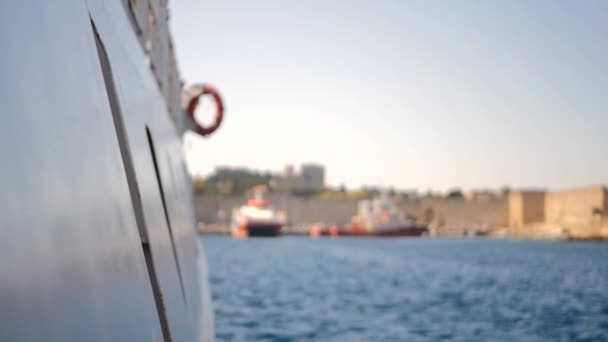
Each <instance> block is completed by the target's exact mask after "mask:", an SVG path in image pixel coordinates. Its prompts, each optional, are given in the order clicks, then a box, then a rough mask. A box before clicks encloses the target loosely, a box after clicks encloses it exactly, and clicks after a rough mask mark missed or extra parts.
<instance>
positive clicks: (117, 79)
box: [0, 0, 213, 341]
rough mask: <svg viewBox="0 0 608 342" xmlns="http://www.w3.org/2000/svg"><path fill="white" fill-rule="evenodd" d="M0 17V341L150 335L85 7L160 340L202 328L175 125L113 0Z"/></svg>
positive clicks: (206, 335)
mask: <svg viewBox="0 0 608 342" xmlns="http://www.w3.org/2000/svg"><path fill="white" fill-rule="evenodd" d="M0 17H1V18H0V44H1V46H2V53H1V54H0V72H1V73H2V75H3V77H2V80H1V81H0V103H1V104H2V111H3V114H4V115H3V116H2V117H3V123H2V125H1V126H0V127H1V130H2V134H0V157H1V158H2V163H3V164H2V168H0V186H1V187H2V189H3V191H2V192H0V198H1V201H2V206H1V207H0V260H1V261H0V272H1V274H2V278H1V279H2V280H1V281H0V305H1V306H2V310H0V340H2V341H5V340H6V341H35V340H45V341H84V340H86V341H121V340H122V341H162V340H163V333H162V331H161V330H162V329H161V324H160V323H159V317H158V314H157V308H156V305H155V294H154V293H153V290H152V285H151V283H150V279H149V270H148V268H147V266H146V261H145V258H144V253H143V251H142V238H141V237H140V235H141V233H140V232H139V231H138V225H137V223H136V217H135V210H134V207H133V203H132V199H131V196H130V191H129V185H128V184H127V180H126V177H125V165H124V163H123V160H122V158H121V150H120V146H119V143H118V141H117V132H116V129H115V127H114V123H113V119H112V112H111V109H110V105H109V103H108V102H109V100H108V93H107V92H106V87H105V85H104V75H103V74H102V70H101V67H100V61H99V56H98V53H97V49H96V44H95V40H94V32H93V29H92V25H91V20H92V21H93V22H94V24H95V27H96V29H97V31H98V32H99V37H100V39H101V41H102V42H103V45H104V47H105V49H106V51H107V55H108V58H109V61H110V65H111V69H112V70H111V71H112V75H113V80H114V83H115V84H114V86H115V88H116V95H117V99H118V104H119V107H120V111H121V113H122V117H123V119H124V126H125V131H126V135H127V145H128V147H129V149H130V153H131V156H132V162H133V163H132V164H133V165H132V167H133V171H134V175H135V178H136V183H137V188H138V191H139V194H138V195H139V196H140V197H141V204H142V213H143V219H144V221H145V227H146V230H147V234H148V235H147V237H146V238H147V240H148V241H147V242H148V243H149V246H150V250H151V258H152V261H153V263H154V267H155V270H156V276H157V279H158V286H159V288H160V291H161V292H162V301H163V305H164V307H165V309H166V316H167V317H166V318H167V321H168V326H169V330H170V333H171V339H172V340H173V341H193V340H212V339H213V321H212V320H213V316H212V311H211V303H210V300H209V289H208V288H207V286H208V285H207V280H206V278H205V277H206V266H205V265H204V264H199V261H198V258H199V257H200V255H199V254H200V253H203V251H202V250H201V247H200V246H199V245H198V242H197V241H196V235H195V231H194V215H193V208H192V195H191V193H190V184H189V182H190V181H189V178H188V176H187V173H186V171H185V164H184V160H183V156H182V148H181V140H180V136H179V132H178V130H176V128H175V124H174V122H172V121H171V119H170V115H169V113H168V109H167V108H168V106H167V104H166V102H165V100H164V99H163V93H162V91H163V90H162V88H161V87H159V85H158V83H157V82H156V80H155V78H154V75H153V73H152V72H151V71H150V68H149V57H148V56H146V54H145V53H144V51H143V50H142V49H141V46H140V45H139V42H138V38H137V36H136V35H135V34H134V33H133V32H132V31H131V30H132V28H131V27H130V25H131V23H130V22H129V18H128V16H127V15H126V12H125V11H124V7H123V4H122V3H121V2H108V1H101V0H99V1H80V0H73V1H67V0H66V1H61V3H55V2H53V3H50V2H36V3H35V4H31V3H26V2H23V3H21V2H11V3H10V5H8V4H4V3H2V4H0ZM149 137H150V138H151V139H152V141H153V146H154V148H153V150H152V151H153V152H152V151H151V147H150V138H149ZM153 154H154V155H153ZM159 179H160V182H159ZM161 189H162V191H161ZM169 227H170V228H169ZM200 277H202V278H200Z"/></svg>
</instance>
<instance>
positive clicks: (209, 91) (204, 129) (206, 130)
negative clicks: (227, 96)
mask: <svg viewBox="0 0 608 342" xmlns="http://www.w3.org/2000/svg"><path fill="white" fill-rule="evenodd" d="M204 95H210V96H211V97H213V100H214V101H215V107H216V109H217V110H216V113H215V120H214V121H213V124H212V125H210V126H203V125H201V124H199V123H198V122H197V121H196V118H195V117H194V111H195V110H196V107H197V106H198V101H199V99H200V97H201V96H204ZM186 112H187V113H188V116H189V117H190V119H191V120H192V122H193V123H194V126H195V128H196V133H198V134H200V135H202V136H207V135H210V134H211V133H213V132H215V131H216V130H217V129H218V128H219V127H220V125H221V124H222V119H223V118H224V102H223V101H222V97H221V96H220V94H219V92H218V91H217V90H216V89H215V87H214V86H212V85H210V84H203V86H202V87H201V90H200V92H199V94H198V95H196V96H194V97H192V99H191V100H190V102H188V107H187V108H186Z"/></svg>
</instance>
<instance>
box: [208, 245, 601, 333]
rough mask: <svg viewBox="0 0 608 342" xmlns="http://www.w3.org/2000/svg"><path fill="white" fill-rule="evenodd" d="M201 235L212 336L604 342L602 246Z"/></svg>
mask: <svg viewBox="0 0 608 342" xmlns="http://www.w3.org/2000/svg"><path fill="white" fill-rule="evenodd" d="M202 240H203V244H204V246H205V249H206V253H207V259H208V263H209V268H210V274H209V277H210V282H211V289H212V296H213V300H214V306H215V319H216V334H217V338H218V340H220V341H230V340H235V341H236V340H238V341H258V340H259V341H262V340H268V341H307V340H310V341H332V340H335V341H608V244H601V243H554V242H522V241H500V240H440V239H437V240H434V239H392V240H391V239H382V240H376V239H343V238H341V239H320V240H310V239H308V238H298V237H282V238H278V239H247V240H234V239H231V238H229V237H204V238H202Z"/></svg>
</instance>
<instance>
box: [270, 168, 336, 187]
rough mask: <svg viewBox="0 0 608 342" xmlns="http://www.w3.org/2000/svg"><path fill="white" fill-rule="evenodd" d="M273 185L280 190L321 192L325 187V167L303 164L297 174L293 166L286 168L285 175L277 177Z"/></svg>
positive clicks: (273, 180)
mask: <svg viewBox="0 0 608 342" xmlns="http://www.w3.org/2000/svg"><path fill="white" fill-rule="evenodd" d="M271 184H272V185H273V186H274V187H275V188H276V189H278V190H281V191H286V192H291V191H319V190H322V189H323V188H324V187H325V167H323V165H320V164H313V163H307V164H302V166H301V167H300V172H299V173H296V172H295V169H294V167H293V165H287V166H285V170H284V172H283V175H281V176H275V177H274V178H273V179H272V182H271Z"/></svg>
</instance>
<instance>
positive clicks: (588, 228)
mask: <svg viewBox="0 0 608 342" xmlns="http://www.w3.org/2000/svg"><path fill="white" fill-rule="evenodd" d="M170 5H171V7H170V9H171V21H170V22H171V27H172V31H173V34H174V38H175V45H176V47H177V49H176V51H177V55H178V60H179V67H180V69H181V71H182V74H183V75H184V77H185V79H186V83H188V81H189V80H200V79H205V80H211V81H213V82H214V83H216V84H218V85H220V88H221V90H222V94H223V95H224V96H225V98H226V102H227V106H226V108H227V116H226V121H225V124H224V126H222V128H221V134H218V135H216V136H214V137H213V138H212V139H209V140H205V139H201V138H200V137H198V136H196V135H194V134H188V135H186V137H185V144H184V145H185V151H186V155H187V159H188V168H189V171H190V172H191V174H192V176H193V186H194V192H195V199H196V210H197V219H198V221H199V231H200V232H201V233H205V234H229V232H230V226H232V227H233V231H232V232H233V235H235V234H234V229H235V228H234V227H235V225H236V228H237V229H240V228H239V227H241V226H243V224H242V223H240V222H241V221H239V220H240V219H241V218H242V217H247V218H248V219H250V223H251V219H252V218H251V216H247V215H249V214H247V213H248V210H250V209H251V208H250V207H251V206H252V205H253V206H255V203H257V202H251V200H250V202H246V201H247V199H248V198H252V197H255V196H256V192H255V191H252V190H251V189H252V188H253V187H254V186H256V185H260V184H263V185H264V186H265V188H264V189H265V192H266V195H265V196H266V197H265V198H266V199H267V200H269V201H270V203H272V205H273V206H274V208H275V209H276V210H278V211H280V213H282V214H283V215H284V216H283V218H284V222H283V221H281V222H282V223H284V227H283V228H282V233H283V234H284V235H309V234H310V235H312V236H313V237H316V236H323V235H329V236H338V235H349V234H354V235H366V236H369V235H372V236H373V235H382V234H386V232H387V230H384V229H385V228H386V227H385V226H382V225H383V224H385V221H387V220H388V221H390V220H392V219H393V216H395V217H399V219H398V222H409V223H407V224H408V225H409V226H407V227H408V229H410V230H409V233H407V234H412V235H415V236H420V235H422V236H430V237H435V238H436V239H428V238H425V239H418V240H416V239H378V240H357V239H349V238H340V239H338V240H333V239H332V240H323V241H321V240H319V241H315V240H308V239H298V238H296V237H283V238H281V239H280V240H256V239H249V240H247V241H241V240H233V239H229V238H225V237H215V236H209V235H206V236H205V237H204V238H203V241H204V244H205V246H206V249H207V252H208V256H209V263H210V270H211V271H210V279H211V282H212V292H213V299H214V303H215V307H216V323H217V332H218V337H219V338H220V339H223V340H386V341H389V340H390V341H396V340H416V341H417V340H429V341H436V340H458V341H474V340H479V341H483V340H581V341H582V340H602V339H605V338H608V335H607V333H608V327H607V326H606V324H605V322H606V320H607V319H608V297H607V296H606V295H607V293H606V290H605V289H602V287H604V286H607V285H608V284H607V283H606V279H608V269H607V268H606V263H605V262H604V260H605V257H606V256H608V254H607V253H608V250H607V249H606V245H605V244H602V243H595V242H587V243H579V242H576V243H574V242H571V243H562V244H553V243H547V242H543V241H559V240H585V241H587V240H591V241H598V240H602V239H606V238H607V237H608V190H607V189H606V184H607V183H608V158H606V152H607V151H606V147H607V146H608V134H607V133H608V131H607V129H608V115H607V113H608V100H607V97H606V96H605V90H606V89H608V77H606V75H608V63H607V62H606V61H608V3H606V2H605V1H585V2H578V3H573V2H569V1H534V2H527V1H493V2H488V1H457V2H445V1H380V2H369V1H305V2H296V1H287V2H285V1H256V2H251V1H228V2H226V1H224V2H203V1H194V0H192V1H179V2H178V1H174V2H172V3H171V4H170ZM200 107H201V109H200V110H199V111H198V113H197V117H198V120H200V121H201V122H209V121H211V117H212V116H213V115H214V113H213V112H214V108H213V105H212V103H211V102H207V103H205V102H203V104H202V105H201V106H200ZM254 199H255V198H254ZM375 201H376V202H375ZM377 201H380V202H377ZM245 203H249V206H248V205H244V204H245ZM374 203H376V204H378V206H376V204H374ZM378 207H380V209H378ZM386 208H389V209H390V210H389V211H390V215H393V216H390V215H389V216H378V215H379V213H378V212H376V209H378V210H380V211H381V213H380V214H382V215H388V214H386V212H387V211H386V210H385V209H386ZM383 210H384V211H383ZM269 215H271V216H272V215H274V214H269ZM254 216H255V215H254ZM273 217H274V216H273ZM370 217H371V218H370ZM378 217H380V218H379V219H378ZM386 217H389V218H388V219H387V218H386ZM366 220H369V221H370V222H371V223H370V222H368V221H366ZM382 220H384V221H382ZM379 221H381V222H384V223H378V222H379ZM390 222H392V221H390ZM239 224H240V225H241V226H239ZM402 224H405V223H402ZM361 227H363V228H361ZM382 227H384V228H382ZM414 227H416V228H414ZM249 228H251V226H250V227H249ZM386 229H388V228H386ZM411 229H421V230H420V231H416V233H414V231H413V230H411ZM388 231H390V229H388ZM250 232H251V230H250ZM446 237H450V238H456V239H441V238H446ZM482 237H490V238H505V240H494V239H492V240H488V239H481V238H482ZM464 238H467V239H464ZM520 239H526V240H534V241H526V242H523V241H519V240H520Z"/></svg>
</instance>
